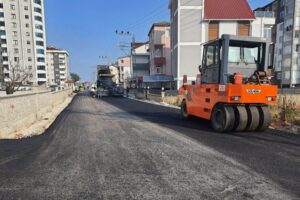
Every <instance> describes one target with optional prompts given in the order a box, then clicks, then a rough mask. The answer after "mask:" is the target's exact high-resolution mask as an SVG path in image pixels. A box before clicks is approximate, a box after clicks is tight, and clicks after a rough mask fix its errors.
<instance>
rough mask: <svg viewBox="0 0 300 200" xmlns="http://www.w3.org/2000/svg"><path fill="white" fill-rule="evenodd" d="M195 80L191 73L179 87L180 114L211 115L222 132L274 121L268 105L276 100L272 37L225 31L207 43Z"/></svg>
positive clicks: (258, 128)
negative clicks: (241, 34)
mask: <svg viewBox="0 0 300 200" xmlns="http://www.w3.org/2000/svg"><path fill="white" fill-rule="evenodd" d="M203 47H204V48H203V58H202V65H200V66H199V71H200V74H199V75H197V78H196V81H193V82H192V83H191V84H188V80H187V76H184V78H183V86H182V87H181V88H180V89H179V98H180V101H181V116H182V117H183V118H188V117H190V116H196V117H200V118H204V119H207V120H210V121H211V124H212V127H213V129H214V130H215V131H217V132H243V131H265V130H266V129H268V127H269V126H270V124H271V120H272V118H271V113H270V110H269V105H272V104H276V102H277V93H278V89H277V86H275V85H272V84H271V78H272V77H271V76H269V74H268V72H267V71H268V69H269V68H271V67H272V62H271V61H272V58H273V56H272V53H271V52H272V51H271V50H270V48H271V45H270V42H269V41H267V40H265V39H262V38H253V37H239V36H232V35H222V37H221V38H220V39H217V40H214V41H209V42H208V43H206V44H204V45H203Z"/></svg>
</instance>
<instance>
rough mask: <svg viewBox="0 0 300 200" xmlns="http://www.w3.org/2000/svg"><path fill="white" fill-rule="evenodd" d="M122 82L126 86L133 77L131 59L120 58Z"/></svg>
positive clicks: (128, 57) (127, 57)
mask: <svg viewBox="0 0 300 200" xmlns="http://www.w3.org/2000/svg"><path fill="white" fill-rule="evenodd" d="M118 67H119V73H120V75H119V76H120V82H121V83H124V84H126V82H127V81H128V80H129V78H130V77H131V76H130V75H131V57H130V56H125V57H121V58H118Z"/></svg>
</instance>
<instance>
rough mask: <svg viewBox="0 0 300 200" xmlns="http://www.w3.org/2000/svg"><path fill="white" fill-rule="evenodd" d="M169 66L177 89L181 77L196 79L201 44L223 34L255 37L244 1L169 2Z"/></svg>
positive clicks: (204, 0)
mask: <svg viewBox="0 0 300 200" xmlns="http://www.w3.org/2000/svg"><path fill="white" fill-rule="evenodd" d="M169 10H170V15H171V66H172V72H173V76H174V77H175V80H176V82H177V88H178V87H180V86H181V85H182V79H183V75H187V76H188V80H189V81H195V80H196V74H198V73H199V71H198V67H199V65H201V63H202V58H201V57H202V44H203V43H205V42H207V41H209V40H214V39H216V38H218V37H220V36H221V35H222V34H232V35H239V36H258V35H259V34H260V33H262V32H263V31H262V30H257V28H256V26H254V25H253V27H252V24H253V22H254V21H255V20H256V17H255V15H254V13H253V11H252V10H251V8H250V6H249V4H248V3H247V1H246V0H222V1H220V0H170V2H169Z"/></svg>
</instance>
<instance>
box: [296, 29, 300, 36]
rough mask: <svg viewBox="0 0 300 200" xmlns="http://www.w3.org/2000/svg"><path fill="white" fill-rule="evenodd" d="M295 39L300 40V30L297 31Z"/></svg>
mask: <svg viewBox="0 0 300 200" xmlns="http://www.w3.org/2000/svg"><path fill="white" fill-rule="evenodd" d="M295 38H300V30H296V31H295Z"/></svg>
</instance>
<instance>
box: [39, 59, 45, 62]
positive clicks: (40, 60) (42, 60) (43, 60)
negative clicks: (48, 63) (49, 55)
mask: <svg viewBox="0 0 300 200" xmlns="http://www.w3.org/2000/svg"><path fill="white" fill-rule="evenodd" d="M37 61H38V62H45V58H37Z"/></svg>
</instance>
